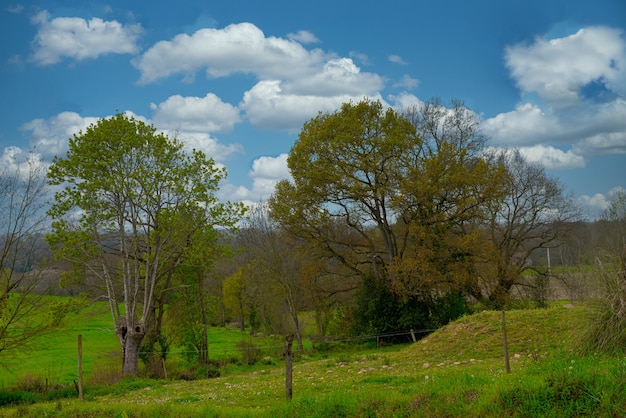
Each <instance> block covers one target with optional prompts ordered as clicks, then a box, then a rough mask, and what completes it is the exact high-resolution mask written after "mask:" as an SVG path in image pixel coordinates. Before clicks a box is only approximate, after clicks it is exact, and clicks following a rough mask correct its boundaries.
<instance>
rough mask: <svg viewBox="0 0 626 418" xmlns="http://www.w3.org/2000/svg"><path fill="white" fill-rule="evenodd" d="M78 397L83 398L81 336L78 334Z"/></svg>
mask: <svg viewBox="0 0 626 418" xmlns="http://www.w3.org/2000/svg"><path fill="white" fill-rule="evenodd" d="M78 399H79V400H81V401H82V400H83V336H82V335H81V334H78Z"/></svg>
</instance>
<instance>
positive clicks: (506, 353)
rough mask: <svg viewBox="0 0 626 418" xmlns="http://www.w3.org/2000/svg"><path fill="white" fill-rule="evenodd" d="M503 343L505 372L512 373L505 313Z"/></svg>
mask: <svg viewBox="0 0 626 418" xmlns="http://www.w3.org/2000/svg"><path fill="white" fill-rule="evenodd" d="M502 343H503V344H504V370H505V371H506V372H507V373H511V365H510V364H509V344H508V342H507V339H506V320H505V319H504V311H502Z"/></svg>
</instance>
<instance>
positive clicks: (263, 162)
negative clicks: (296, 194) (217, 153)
mask: <svg viewBox="0 0 626 418" xmlns="http://www.w3.org/2000/svg"><path fill="white" fill-rule="evenodd" d="M287 157H288V155H287V154H280V155H279V156H277V157H268V156H262V157H259V158H257V159H256V160H254V162H253V163H252V169H251V170H250V172H249V173H248V175H249V176H250V178H251V179H252V187H251V188H249V189H248V188H246V187H244V186H235V185H233V184H232V183H226V184H224V185H222V187H221V188H220V198H222V199H224V200H231V201H240V202H244V203H246V204H247V205H249V206H253V205H256V204H258V203H260V202H265V201H267V199H268V198H269V197H270V196H271V194H272V193H274V186H275V185H276V183H277V182H279V181H280V180H285V179H289V178H291V174H290V173H289V168H288V167H287Z"/></svg>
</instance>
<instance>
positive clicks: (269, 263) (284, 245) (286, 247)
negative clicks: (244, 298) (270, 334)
mask: <svg viewBox="0 0 626 418" xmlns="http://www.w3.org/2000/svg"><path fill="white" fill-rule="evenodd" d="M240 240H241V244H242V245H243V246H244V247H245V252H246V257H247V263H246V265H245V267H244V270H243V273H244V274H245V275H246V276H248V277H249V280H247V281H248V282H252V283H255V284H257V286H258V285H260V287H262V289H258V290H257V293H261V292H263V293H265V294H266V295H267V296H266V297H263V301H264V302H265V306H264V311H265V313H266V314H265V315H264V316H266V317H267V316H271V317H273V321H272V324H271V325H272V326H273V327H274V328H275V329H276V330H277V331H278V332H280V333H281V334H284V335H292V334H293V335H294V337H295V338H296V341H297V343H298V349H299V350H300V351H302V350H303V349H304V346H303V343H302V330H301V328H302V327H301V324H300V319H299V313H300V311H301V310H302V307H303V286H302V265H303V263H302V258H301V256H300V255H301V254H300V253H299V251H298V245H297V243H296V242H294V241H290V239H289V237H288V236H287V235H286V234H284V233H283V232H282V231H281V230H280V229H279V228H278V225H277V224H276V223H275V222H274V221H273V220H272V219H271V217H270V215H269V213H268V211H267V207H266V205H258V206H257V207H256V208H255V209H254V210H253V211H252V214H251V216H250V217H249V220H248V222H247V225H246V226H245V227H244V228H242V230H241V234H240ZM245 282H246V280H243V279H242V282H241V285H242V286H241V287H240V289H239V291H240V294H242V293H243V292H244V290H246V289H244V286H245ZM232 284H235V283H234V282H233V283H232ZM270 289H271V290H270ZM233 290H234V289H233ZM268 290H270V292H267V291H268ZM250 291H251V290H250V289H247V293H250ZM271 294H273V297H271V296H269V295H271ZM240 300H241V298H240ZM285 317H286V318H288V320H286V321H285V320H282V321H281V320H279V318H281V319H282V318H285Z"/></svg>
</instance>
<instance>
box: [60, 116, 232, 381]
mask: <svg viewBox="0 0 626 418" xmlns="http://www.w3.org/2000/svg"><path fill="white" fill-rule="evenodd" d="M225 175H226V173H225V170H224V169H221V168H218V167H216V166H215V164H214V162H213V160H212V159H211V158H207V157H206V156H205V155H204V154H203V153H202V152H200V151H197V150H194V151H192V152H191V153H187V152H185V151H184V149H183V144H182V143H181V142H180V141H179V140H177V139H176V138H168V137H167V136H165V135H163V134H159V133H157V132H156V129H155V128H154V127H153V126H151V125H147V124H145V123H143V122H141V121H139V120H137V119H135V118H134V117H132V116H128V115H125V114H117V115H115V116H114V117H111V118H107V119H101V120H99V121H98V122H97V123H96V124H93V125H91V126H89V127H88V128H87V129H86V130H85V131H84V132H82V131H81V132H79V133H78V134H76V135H74V136H73V137H72V138H70V140H69V149H68V151H67V154H66V156H65V157H64V158H55V159H54V161H53V164H52V166H51V167H50V170H49V174H48V176H49V182H50V184H52V185H55V186H60V187H61V190H60V191H59V192H57V193H56V195H55V201H54V204H53V205H52V207H51V208H50V210H49V213H50V215H51V216H52V217H53V218H54V219H55V221H54V223H53V230H52V233H51V234H50V236H49V242H50V243H51V245H52V246H53V248H54V249H55V251H56V256H57V257H58V258H59V259H63V260H66V261H68V262H70V263H71V265H72V266H74V267H75V269H74V270H73V273H74V274H75V275H76V277H77V278H82V277H84V276H86V275H88V276H91V277H93V278H96V279H97V280H98V281H99V282H100V283H101V284H102V287H103V289H104V293H105V296H106V298H107V299H108V301H109V304H110V308H111V313H112V316H113V321H114V324H115V332H116V333H117V336H118V338H119V341H120V343H121V345H122V349H123V368H122V370H123V373H124V374H127V375H136V374H137V372H138V354H139V349H140V346H141V343H142V341H143V339H144V336H145V335H146V334H147V333H149V332H150V331H151V329H152V328H153V327H154V325H155V298H156V297H157V296H158V294H157V292H162V291H163V290H164V288H163V287H162V286H161V284H162V282H163V281H164V280H166V279H167V278H169V277H171V276H172V274H173V272H174V271H175V270H176V268H177V267H178V266H179V265H180V264H181V263H183V262H184V260H185V258H186V257H187V255H188V253H189V248H190V247H191V246H192V237H193V233H194V231H195V230H196V229H197V227H198V225H199V224H203V225H205V226H206V225H208V226H211V227H224V228H229V227H232V226H234V225H235V223H236V222H237V221H238V219H239V218H240V216H241V215H242V214H243V208H242V207H241V206H239V205H235V204H230V203H220V202H219V201H218V199H217V197H216V195H215V193H216V191H217V190H218V186H219V182H220V180H222V179H223V178H224V177H225ZM190 213H191V214H193V216H192V217H188V216H189V214H190ZM185 217H187V218H185ZM182 219H190V220H193V222H191V221H190V222H186V223H185V222H181V220H182Z"/></svg>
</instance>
